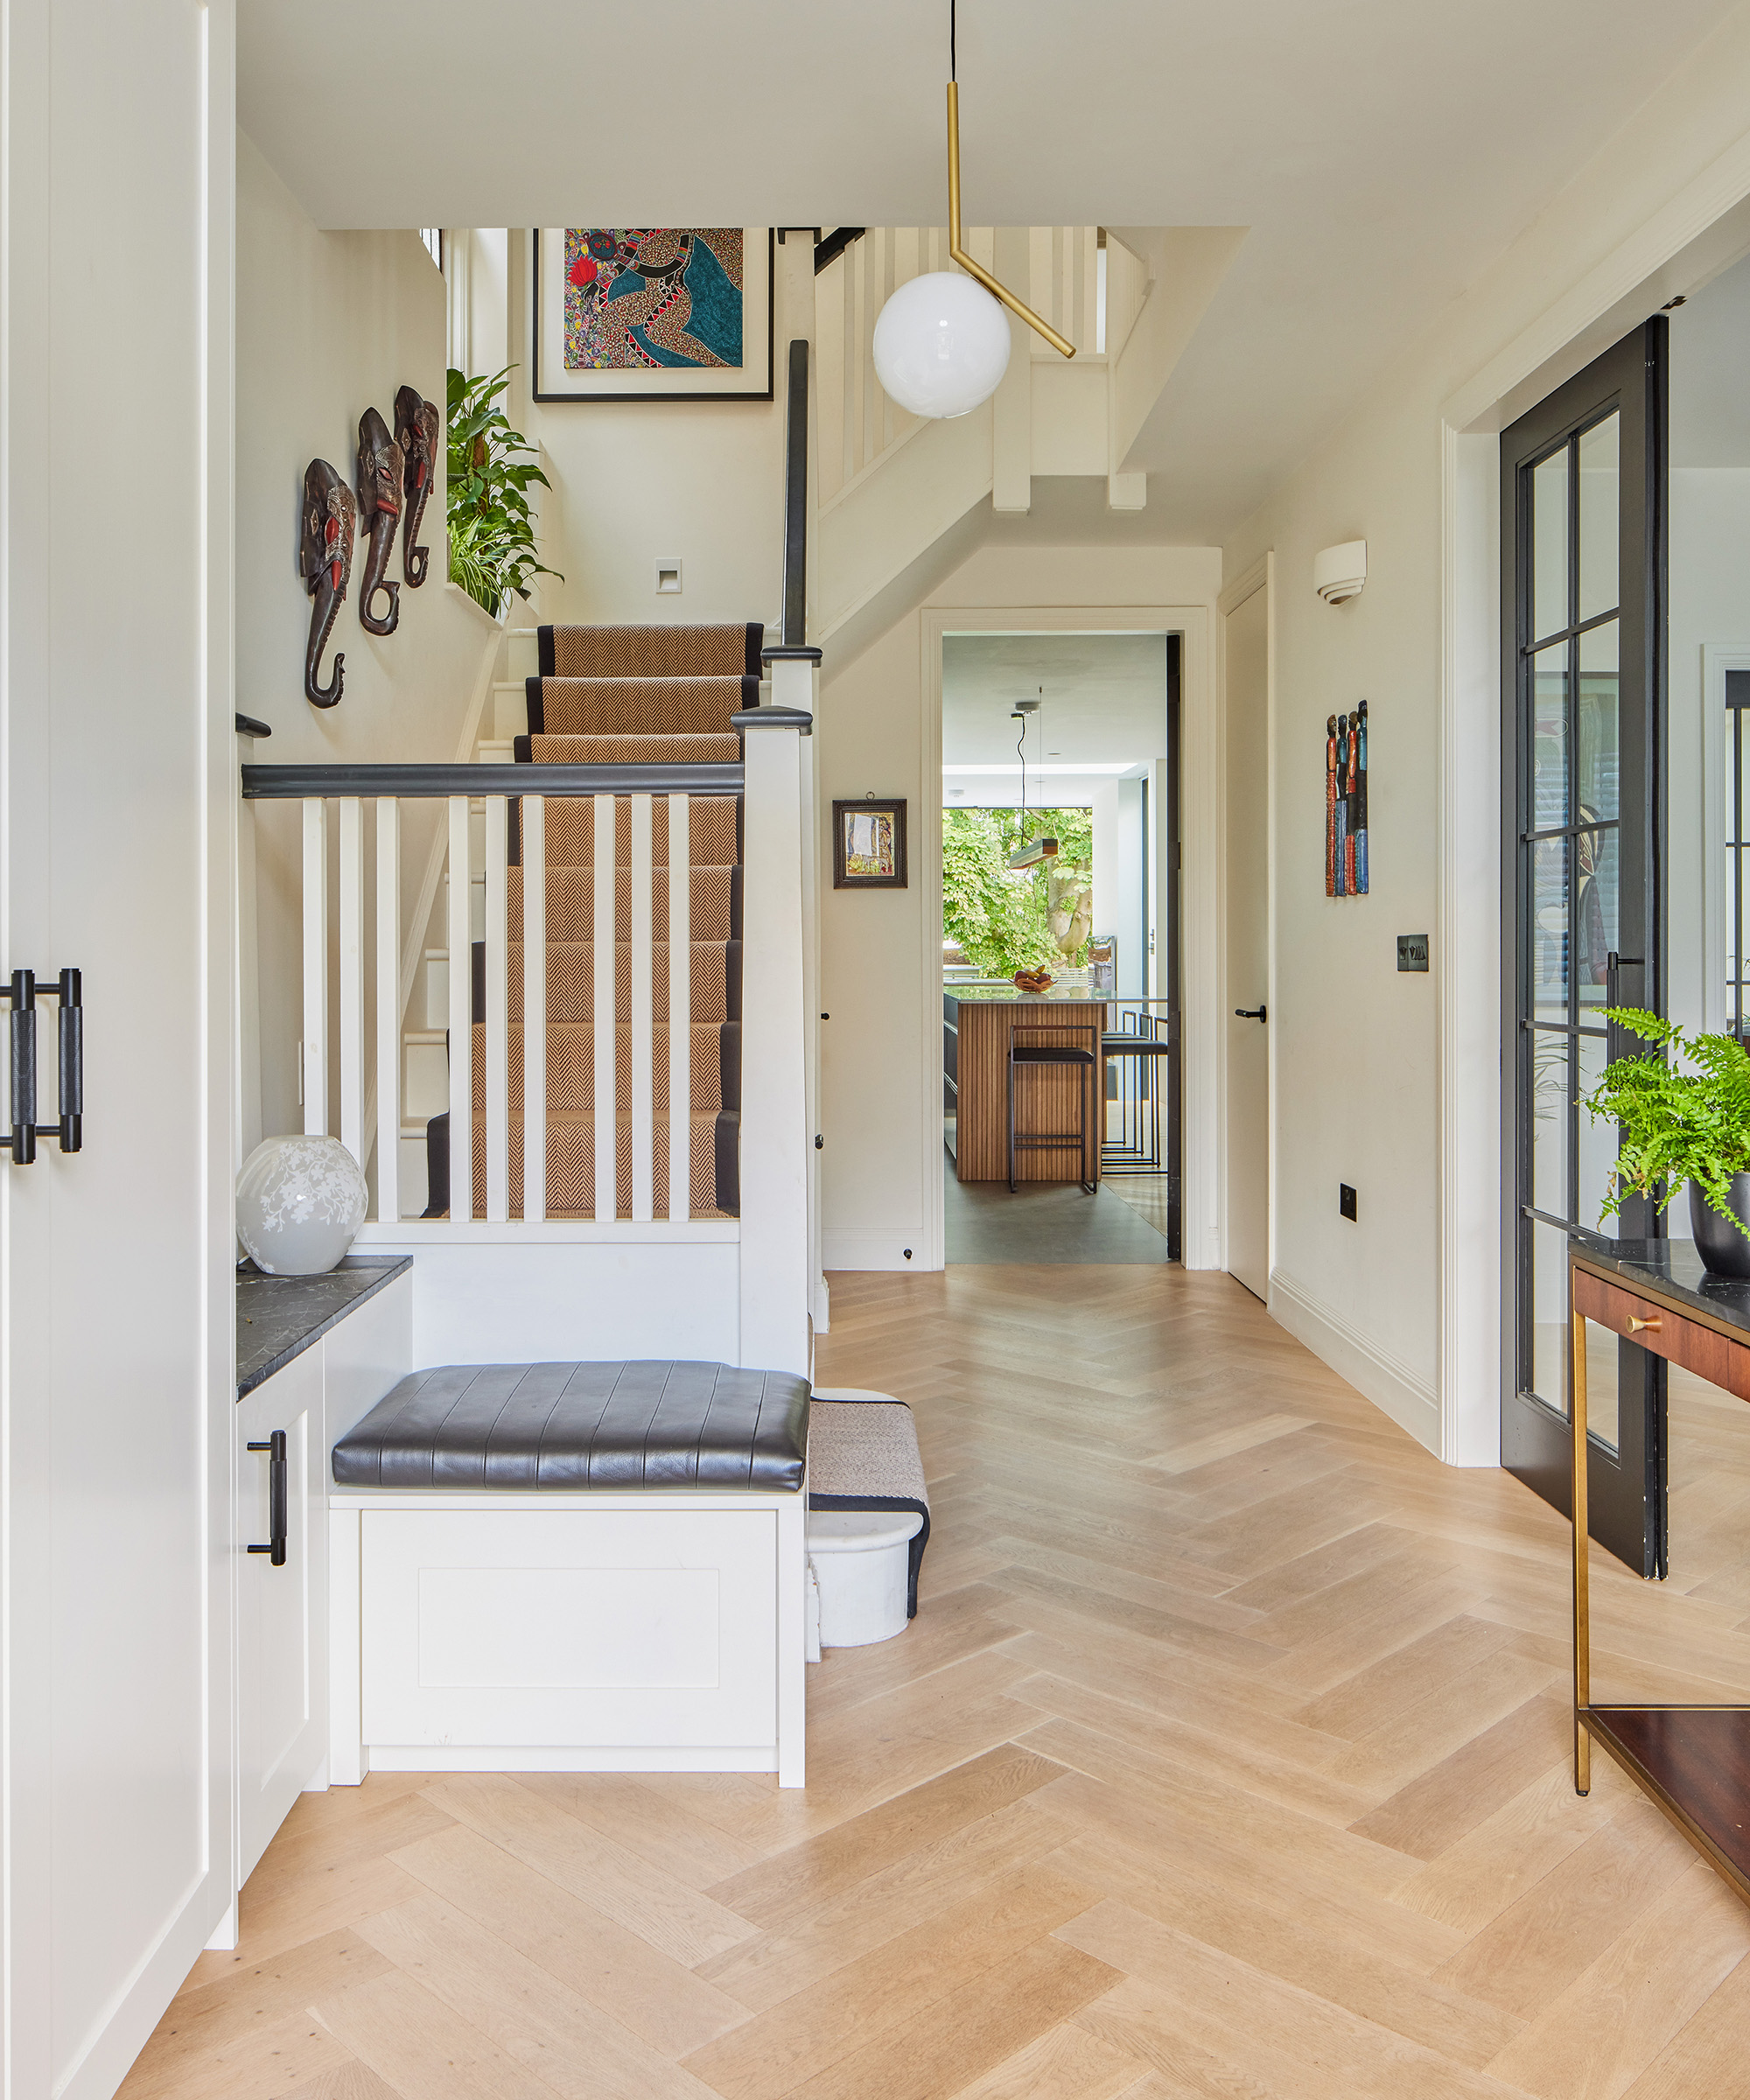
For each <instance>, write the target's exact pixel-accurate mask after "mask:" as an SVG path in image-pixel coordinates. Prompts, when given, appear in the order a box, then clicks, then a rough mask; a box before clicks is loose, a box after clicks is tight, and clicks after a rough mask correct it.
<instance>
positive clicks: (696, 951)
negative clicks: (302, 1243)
mask: <svg viewBox="0 0 1750 2100" xmlns="http://www.w3.org/2000/svg"><path fill="white" fill-rule="evenodd" d="M764 632H765V631H764V629H763V627H760V626H758V625H757V624H756V625H751V626H747V627H542V628H541V629H540V630H539V639H540V663H541V675H540V676H537V677H534V678H531V679H529V680H528V735H526V736H521V737H518V738H517V739H516V743H515V753H516V760H517V762H518V763H519V764H521V765H528V764H531V763H533V764H535V765H604V764H608V765H638V764H685V765H723V764H729V765H733V764H734V763H735V762H736V761H737V760H739V758H740V756H741V739H740V737H739V733H738V732H737V731H736V729H735V727H734V723H733V718H734V716H736V715H737V714H738V713H739V712H740V711H742V710H744V709H746V708H750V707H753V706H757V705H758V704H759V685H760V646H761V642H762V640H763V637H764ZM666 799H667V798H666V797H662V796H659V797H658V798H657V801H658V802H659V804H660V803H662V802H666ZM740 819H741V805H740V799H739V796H735V795H696V796H693V797H691V798H690V843H691V879H690V885H689V888H690V912H691V928H690V931H691V952H692V969H691V980H692V1015H691V1023H692V1026H691V1034H692V1043H691V1057H690V1068H691V1112H690V1132H689V1150H690V1187H691V1208H692V1215H694V1216H695V1217H721V1216H734V1215H737V1214H738V1212H739V1209H740V1174H739V1120H740V1117H739V1110H740V1102H741V1083H740V1082H741V1058H740V1049H741V851H740ZM652 830H653V845H654V859H655V873H654V878H653V885H652V898H651V906H652V910H651V926H652V936H653V940H654V942H655V956H654V957H653V962H652V1005H653V1015H652V1019H653V1031H652V1033H653V1035H654V1039H655V1040H654V1046H653V1060H652V1062H653V1075H652V1077H653V1093H654V1110H655V1161H654V1177H653V1178H654V1180H655V1214H656V1215H657V1216H658V1217H659V1218H661V1217H666V1216H667V1215H669V1144H670V1137H669V823H668V812H667V809H665V808H661V807H659V808H658V809H656V811H655V823H654V825H653V827H652ZM520 833H521V826H520V825H519V824H516V823H513V827H512V848H511V860H512V865H511V868H510V872H509V882H508V896H507V902H508V918H509V926H510V930H511V935H512V938H511V940H510V942H509V943H508V970H507V978H508V987H507V989H508V1012H509V1017H510V1032H509V1033H510V1044H509V1064H510V1211H511V1215H512V1216H513V1217H519V1216H521V1212H522V1112H523V1096H522V1049H523V1046H522V1019H521V1016H522V979H523V944H522V942H521V940H520V939H518V938H517V937H516V935H517V934H518V931H519V929H520V928H521V924H522V879H523V871H522V868H521V865H520V864H521V837H520ZM546 840H547V1215H548V1216H549V1217H552V1218H589V1217H593V1215H595V1117H596V1105H597V1104H596V1101H595V1030H596V1026H597V1022H598V1016H597V1014H596V1012H595V1011H594V1004H595V949H594V945H593V935H594V928H595V807H594V804H593V802H590V801H587V800H583V801H559V800H556V799H553V798H549V800H548V802H547V805H546ZM631 860H632V814H631V804H630V802H629V801H628V800H627V798H625V797H623V796H622V797H620V798H619V799H618V800H617V802H616V803H615V837H614V867H615V881H614V942H615V948H614V1018H613V1028H614V1045H615V1055H614V1072H615V1102H614V1118H615V1125H616V1138H617V1143H616V1147H615V1150H616V1154H617V1159H618V1163H619V1164H618V1177H617V1180H618V1188H617V1194H618V1208H619V1212H620V1216H622V1217H627V1216H629V1215H631V1208H632V1114H631V1109H632V1091H631V1089H632V1061H631V1024H630V1015H631V996H630V995H631V978H632V951H631V935H632V893H631ZM473 964H474V1000H473V1013H474V1028H473V1089H474V1094H473V1098H474V1103H475V1110H474V1128H473V1162H474V1166H473V1192H474V1201H473V1211H474V1215H475V1216H476V1217H477V1218H478V1217H484V1216H485V1215H486V1194H485V1191H486V1117H485V1112H484V1106H483V1104H484V1102H485V1094H486V1026H485V1019H486V998H485V986H486V957H485V949H484V946H483V945H482V944H479V943H476V946H475V949H474V956H473ZM440 1120H441V1119H440ZM433 1169H434V1171H433V1188H434V1192H436V1191H437V1190H438V1189H439V1188H442V1187H444V1186H445V1185H446V1184H447V1179H448V1176H447V1172H446V1171H440V1170H439V1166H438V1163H437V1161H436V1160H434V1162H433ZM435 1201H436V1196H435V1194H434V1202H435ZM428 1215H431V1214H428Z"/></svg>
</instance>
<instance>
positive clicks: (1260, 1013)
mask: <svg viewBox="0 0 1750 2100" xmlns="http://www.w3.org/2000/svg"><path fill="white" fill-rule="evenodd" d="M1234 1019H1236V1021H1264V1026H1266V1027H1268V1026H1270V1024H1269V1021H1268V1020H1267V1019H1265V1015H1264V1008H1263V1007H1262V1006H1236V1007H1235V1009H1234Z"/></svg>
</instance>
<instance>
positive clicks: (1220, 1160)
mask: <svg viewBox="0 0 1750 2100" xmlns="http://www.w3.org/2000/svg"><path fill="white" fill-rule="evenodd" d="M1259 591H1263V592H1264V748H1265V750H1266V752H1267V753H1268V754H1269V755H1268V762H1267V766H1266V771H1265V779H1264V830H1265V837H1267V839H1268V840H1269V847H1268V860H1269V865H1268V866H1267V867H1266V869H1265V871H1264V897H1265V917H1266V925H1265V929H1264V942H1265V953H1266V956H1267V958H1268V960H1267V963H1266V967H1265V972H1264V987H1265V989H1264V999H1265V1003H1266V1005H1268V1007H1269V1009H1270V1012H1271V1016H1272V1017H1274V1016H1275V1013H1276V1011H1277V1003H1276V555H1275V552H1274V550H1271V551H1268V552H1266V553H1264V554H1263V555H1261V556H1259V557H1258V559H1257V561H1255V562H1254V563H1252V565H1251V567H1250V569H1248V570H1246V571H1245V573H1244V574H1243V575H1242V576H1240V577H1236V579H1235V580H1234V581H1233V582H1232V583H1231V584H1229V585H1228V586H1227V588H1226V589H1225V590H1224V591H1222V595H1221V596H1220V597H1219V598H1217V599H1216V600H1215V653H1216V662H1217V666H1218V669H1217V673H1216V677H1215V691H1216V693H1217V695H1218V696H1219V698H1220V705H1219V707H1218V708H1217V710H1216V724H1215V729H1216V735H1217V738H1218V739H1219V753H1220V757H1219V761H1218V763H1219V779H1218V785H1217V788H1216V793H1215V822H1216V826H1217V838H1216V845H1215V866H1216V868H1217V869H1218V870H1225V869H1226V867H1227V865H1228V863H1227V855H1228V616H1229V613H1236V612H1237V611H1238V610H1239V608H1240V607H1241V606H1243V605H1244V604H1245V602H1246V600H1247V599H1248V598H1255V597H1256V596H1257V593H1258V592H1259ZM1216 896H1217V903H1216V924H1215V964H1216V998H1215V1012H1216V1014H1217V1016H1218V1017H1219V1019H1218V1030H1219V1032H1218V1033H1217V1036H1216V1041H1217V1043H1218V1044H1220V1045H1221V1046H1222V1049H1221V1053H1220V1055H1219V1056H1218V1058H1217V1060H1216V1069H1215V1144H1216V1152H1217V1159H1216V1186H1217V1188H1218V1190H1219V1192H1220V1207H1219V1218H1220V1224H1219V1228H1218V1241H1217V1244H1218V1247H1219V1259H1218V1260H1217V1261H1215V1262H1214V1263H1212V1264H1210V1265H1211V1266H1212V1267H1214V1268H1221V1269H1225V1268H1226V1267H1227V1265H1228V1057H1227V1050H1226V1044H1227V1020H1228V1013H1229V1008H1230V1007H1231V1006H1232V1005H1233V1001H1234V997H1235V993H1234V987H1233V986H1232V985H1231V984H1229V982H1228V888H1227V884H1226V883H1225V882H1222V881H1219V880H1218V882H1217V884H1216ZM1245 996H1246V997H1247V998H1250V997H1251V993H1250V991H1248V992H1247V993H1246V995H1245ZM1264 1040H1265V1046H1266V1072H1267V1077H1266V1080H1265V1103H1266V1106H1265V1114H1266V1117H1267V1118H1268V1123H1269V1128H1268V1131H1267V1132H1266V1135H1265V1139H1264V1146H1265V1157H1266V1159H1267V1160H1268V1162H1269V1176H1270V1182H1269V1193H1268V1196H1267V1199H1266V1223H1265V1234H1266V1245H1267V1247H1268V1249H1269V1260H1268V1264H1267V1273H1268V1276H1269V1278H1270V1286H1271V1290H1272V1291H1273V1290H1274V1288H1275V1283H1276V1025H1275V1020H1274V1018H1272V1019H1271V1023H1270V1024H1269V1026H1267V1027H1266V1029H1265V1032H1264Z"/></svg>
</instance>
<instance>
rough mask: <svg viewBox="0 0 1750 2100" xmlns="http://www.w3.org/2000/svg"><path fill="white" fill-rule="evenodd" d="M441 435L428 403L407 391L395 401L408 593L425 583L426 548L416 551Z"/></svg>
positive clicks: (439, 421) (403, 559) (441, 424)
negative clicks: (401, 463)
mask: <svg viewBox="0 0 1750 2100" xmlns="http://www.w3.org/2000/svg"><path fill="white" fill-rule="evenodd" d="M443 434H444V418H443V416H441V415H440V414H439V413H438V411H437V409H436V408H435V407H434V406H433V405H432V403H431V402H429V401H427V400H425V399H424V398H423V396H422V395H419V394H418V393H417V392H416V391H415V389H414V388H411V387H403V388H402V389H401V391H400V392H399V393H398V394H397V395H395V443H396V444H398V445H399V446H400V447H401V456H402V461H403V462H404V471H403V477H402V514H401V573H402V576H403V577H405V578H406V581H407V587H408V589H409V591H416V590H418V588H419V586H420V585H421V584H423V582H424V581H425V576H426V570H427V568H428V565H429V563H430V557H431V550H430V548H429V547H416V546H415V545H414V543H413V542H415V541H416V539H417V538H418V537H419V526H420V521H421V520H422V519H423V517H424V515H425V503H426V499H427V498H428V497H429V496H430V493H431V484H432V481H433V480H434V479H436V476H437V444H438V440H439V439H440V438H441V437H442V436H443Z"/></svg>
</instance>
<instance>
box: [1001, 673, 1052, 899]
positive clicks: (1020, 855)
mask: <svg viewBox="0 0 1750 2100" xmlns="http://www.w3.org/2000/svg"><path fill="white" fill-rule="evenodd" d="M1044 698H1045V688H1044V687H1043V686H1041V687H1040V697H1039V699H1038V700H1023V701H1022V702H1021V703H1020V704H1019V706H1018V707H1017V708H1016V710H1015V711H1014V713H1013V714H1012V715H1011V716H1010V717H1009V719H1010V721H1012V722H1019V724H1020V725H1021V733H1020V735H1019V737H1017V738H1016V739H1015V756H1016V757H1017V758H1018V759H1019V760H1020V761H1021V830H1023V831H1025V830H1026V828H1027V717H1028V716H1029V715H1031V714H1035V713H1037V712H1038V711H1039V708H1040V703H1041V702H1042V701H1043V700H1044ZM1056 858H1057V841H1056V840H1055V839H1054V838H1023V839H1022V841H1021V843H1020V844H1019V845H1018V846H1017V847H1016V848H1015V850H1014V851H1013V852H1012V853H1011V854H1010V856H1009V865H1010V866H1011V867H1012V869H1014V870H1015V871H1016V872H1017V873H1019V872H1021V871H1022V870H1023V869H1026V868H1036V867H1038V865H1040V862H1041V861H1042V860H1055V859H1056Z"/></svg>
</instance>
